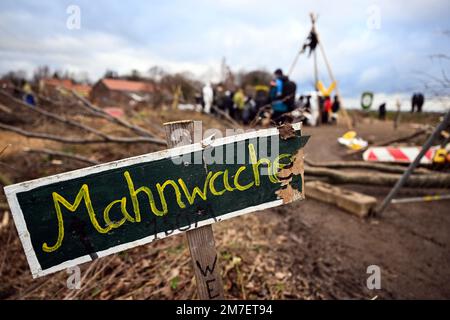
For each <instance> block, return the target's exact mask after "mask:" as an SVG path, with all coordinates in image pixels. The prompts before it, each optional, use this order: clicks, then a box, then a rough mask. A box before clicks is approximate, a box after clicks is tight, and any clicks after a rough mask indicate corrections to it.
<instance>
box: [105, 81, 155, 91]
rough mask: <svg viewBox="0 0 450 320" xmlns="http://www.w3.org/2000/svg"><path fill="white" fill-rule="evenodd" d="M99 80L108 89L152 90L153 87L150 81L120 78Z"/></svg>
mask: <svg viewBox="0 0 450 320" xmlns="http://www.w3.org/2000/svg"><path fill="white" fill-rule="evenodd" d="M101 82H102V83H103V84H104V85H105V86H106V87H107V88H108V89H109V90H114V91H128V92H153V91H154V87H153V85H152V84H150V83H146V82H141V81H130V80H122V79H102V80H101Z"/></svg>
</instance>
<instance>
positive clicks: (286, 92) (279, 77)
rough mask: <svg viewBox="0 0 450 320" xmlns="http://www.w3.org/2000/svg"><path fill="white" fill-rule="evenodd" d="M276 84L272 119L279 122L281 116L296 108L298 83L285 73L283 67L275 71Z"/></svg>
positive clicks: (273, 94)
mask: <svg viewBox="0 0 450 320" xmlns="http://www.w3.org/2000/svg"><path fill="white" fill-rule="evenodd" d="M274 75H275V86H274V88H273V91H272V97H271V98H272V110H273V114H272V119H273V120H274V121H275V122H277V121H279V120H280V119H281V116H282V115H283V114H284V113H286V112H289V111H292V110H293V109H294V104H295V93H296V91H297V85H296V84H295V83H294V82H292V81H290V80H289V78H288V77H287V76H285V75H284V74H283V71H282V70H281V69H277V70H275V72H274Z"/></svg>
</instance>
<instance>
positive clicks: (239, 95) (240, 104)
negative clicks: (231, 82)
mask: <svg viewBox="0 0 450 320" xmlns="http://www.w3.org/2000/svg"><path fill="white" fill-rule="evenodd" d="M233 102H234V109H235V110H236V119H237V120H241V119H242V112H243V110H244V106H245V95H244V91H243V90H242V89H241V88H239V89H238V90H237V91H236V93H235V94H234V96H233Z"/></svg>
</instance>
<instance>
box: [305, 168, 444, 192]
mask: <svg viewBox="0 0 450 320" xmlns="http://www.w3.org/2000/svg"><path fill="white" fill-rule="evenodd" d="M305 176H317V177H326V178H328V179H327V180H328V181H330V182H332V183H337V184H364V185H373V186H393V185H395V183H396V182H397V181H398V179H400V177H401V175H400V174H393V173H376V174H374V173H362V172H342V171H338V170H332V169H325V168H314V167H310V166H308V167H305ZM405 186H407V187H414V188H425V187H428V188H450V174H445V173H430V174H421V175H413V176H411V177H410V178H409V179H408V181H407V182H406V184H405Z"/></svg>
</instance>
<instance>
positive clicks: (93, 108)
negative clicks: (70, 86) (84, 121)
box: [71, 90, 154, 137]
mask: <svg viewBox="0 0 450 320" xmlns="http://www.w3.org/2000/svg"><path fill="white" fill-rule="evenodd" d="M71 92H72V94H73V95H74V96H75V97H76V98H77V99H78V100H80V101H81V102H82V106H84V107H85V108H86V109H88V110H91V111H93V112H94V113H96V114H97V115H99V116H100V117H102V118H105V119H106V120H108V121H110V122H113V123H116V124H118V125H120V126H122V127H125V128H128V129H130V130H132V131H134V132H135V133H137V134H139V135H141V136H144V137H154V136H153V134H152V133H151V132H149V131H147V130H146V129H144V128H142V127H139V126H137V125H134V124H131V123H129V122H127V121H125V120H122V119H120V118H116V117H113V116H111V115H110V114H108V113H107V112H105V111H104V110H102V109H101V108H99V107H97V106H95V105H93V104H92V103H90V102H89V101H88V100H87V99H85V98H84V97H82V96H80V95H79V94H78V93H76V92H75V91H73V90H72V91H71Z"/></svg>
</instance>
